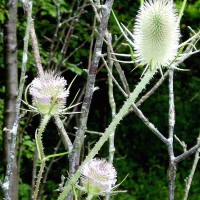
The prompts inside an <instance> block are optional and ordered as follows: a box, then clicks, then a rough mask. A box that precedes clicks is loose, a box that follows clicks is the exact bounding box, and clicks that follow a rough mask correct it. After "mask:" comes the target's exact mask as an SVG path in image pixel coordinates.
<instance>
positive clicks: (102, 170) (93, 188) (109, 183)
mask: <svg viewBox="0 0 200 200" xmlns="http://www.w3.org/2000/svg"><path fill="white" fill-rule="evenodd" d="M116 177H117V172H116V170H115V168H114V167H113V165H112V164H110V163H108V162H107V161H106V160H101V159H97V158H94V159H92V160H90V161H89V162H87V163H86V164H85V165H84V166H83V167H82V170H81V184H82V186H83V188H84V191H85V192H87V193H88V194H91V195H94V196H98V195H104V193H110V192H111V190H112V188H113V186H114V185H115V183H116V181H117V179H116Z"/></svg>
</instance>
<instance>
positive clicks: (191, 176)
mask: <svg viewBox="0 0 200 200" xmlns="http://www.w3.org/2000/svg"><path fill="white" fill-rule="evenodd" d="M197 144H200V134H199V137H198V139H197ZM199 154H200V148H199V149H198V150H197V152H196V154H195V157H194V163H193V166H192V170H191V172H190V175H189V177H188V178H187V179H186V188H185V195H184V198H183V200H187V199H188V194H189V191H190V187H191V184H192V179H193V176H194V173H195V171H196V168H197V164H198V162H199V159H200V157H199Z"/></svg>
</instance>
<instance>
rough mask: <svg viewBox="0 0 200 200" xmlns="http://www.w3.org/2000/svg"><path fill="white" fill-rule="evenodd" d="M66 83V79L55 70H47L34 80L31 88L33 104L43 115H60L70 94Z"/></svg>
mask: <svg viewBox="0 0 200 200" xmlns="http://www.w3.org/2000/svg"><path fill="white" fill-rule="evenodd" d="M66 85H67V82H66V80H65V79H64V78H63V77H60V76H59V75H58V74H55V73H54V71H46V72H44V74H43V75H39V76H38V77H36V78H35V79H34V80H33V81H32V83H31V85H30V89H29V92H30V94H31V95H32V98H33V106H35V107H36V108H37V110H38V112H39V113H40V114H42V115H45V114H49V115H59V114H60V113H61V112H62V110H63V109H64V108H65V105H66V99H67V97H68V95H69V91H68V90H66Z"/></svg>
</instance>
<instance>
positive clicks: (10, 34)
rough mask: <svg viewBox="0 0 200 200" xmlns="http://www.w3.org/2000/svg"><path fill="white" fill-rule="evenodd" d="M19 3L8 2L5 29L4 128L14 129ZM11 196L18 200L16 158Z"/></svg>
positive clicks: (6, 150) (7, 147) (6, 141)
mask: <svg viewBox="0 0 200 200" xmlns="http://www.w3.org/2000/svg"><path fill="white" fill-rule="evenodd" d="M17 3H18V0H9V1H8V2H7V5H6V7H7V10H8V17H7V20H6V22H5V29H4V36H5V37H4V53H5V71H6V97H5V109H4V112H5V115H4V116H5V118H4V127H6V128H7V129H12V126H13V123H14V120H15V116H16V112H15V110H16V108H15V104H16V97H17V91H18V72H17V35H16V32H17V30H16V29H17ZM10 142H11V133H10V131H5V132H4V161H5V164H7V163H8V159H9V152H10ZM12 171H13V172H12V175H11V180H10V185H9V195H10V198H11V200H17V199H18V171H17V162H16V156H15V159H14V163H13V170H12Z"/></svg>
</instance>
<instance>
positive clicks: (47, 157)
mask: <svg viewBox="0 0 200 200" xmlns="http://www.w3.org/2000/svg"><path fill="white" fill-rule="evenodd" d="M68 153H69V152H63V153H56V154H52V155H49V156H46V157H45V158H44V159H45V160H46V161H48V160H49V159H50V158H54V157H59V156H64V155H66V154H68Z"/></svg>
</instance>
